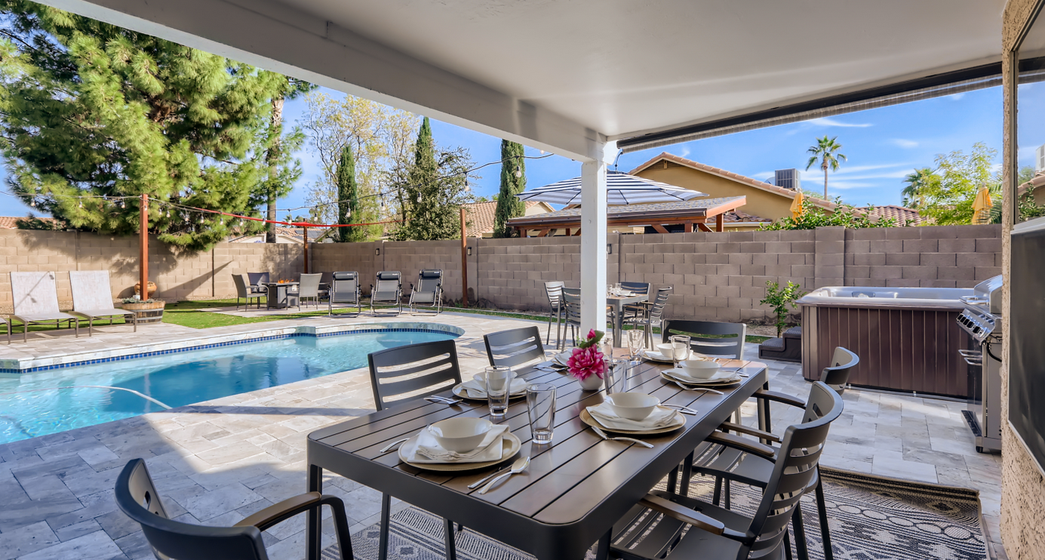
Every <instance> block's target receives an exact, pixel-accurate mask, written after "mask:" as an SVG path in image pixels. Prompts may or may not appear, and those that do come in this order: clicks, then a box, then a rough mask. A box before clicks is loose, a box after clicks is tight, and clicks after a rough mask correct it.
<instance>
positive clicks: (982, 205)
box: [972, 185, 994, 224]
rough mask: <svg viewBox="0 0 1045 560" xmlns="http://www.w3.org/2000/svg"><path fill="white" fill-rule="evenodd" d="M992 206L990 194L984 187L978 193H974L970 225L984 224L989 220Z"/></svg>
mask: <svg viewBox="0 0 1045 560" xmlns="http://www.w3.org/2000/svg"><path fill="white" fill-rule="evenodd" d="M992 206H994V203H993V202H991V193H990V191H988V190H987V186H986V185H985V186H984V187H983V188H982V189H980V192H978V193H976V199H975V200H973V201H972V223H974V224H986V223H987V222H988V221H989V220H990V212H991V207H992Z"/></svg>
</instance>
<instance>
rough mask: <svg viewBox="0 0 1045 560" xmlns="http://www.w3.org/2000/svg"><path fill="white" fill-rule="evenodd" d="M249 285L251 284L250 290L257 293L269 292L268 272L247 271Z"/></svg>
mask: <svg viewBox="0 0 1045 560" xmlns="http://www.w3.org/2000/svg"><path fill="white" fill-rule="evenodd" d="M247 281H248V283H247V285H248V286H250V291H251V292H253V293H255V294H262V295H264V294H267V293H268V286H266V285H265V284H267V283H268V282H269V273H268V272H248V273H247Z"/></svg>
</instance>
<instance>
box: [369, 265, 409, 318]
mask: <svg viewBox="0 0 1045 560" xmlns="http://www.w3.org/2000/svg"><path fill="white" fill-rule="evenodd" d="M402 278H403V275H402V274H400V273H399V271H398V270H396V271H391V270H382V271H381V272H378V273H377V285H376V286H375V285H374V284H371V285H370V313H372V314H375V315H376V314H377V313H376V312H375V311H374V304H375V303H393V304H395V305H398V306H399V311H398V312H397V313H402V312H403V280H402Z"/></svg>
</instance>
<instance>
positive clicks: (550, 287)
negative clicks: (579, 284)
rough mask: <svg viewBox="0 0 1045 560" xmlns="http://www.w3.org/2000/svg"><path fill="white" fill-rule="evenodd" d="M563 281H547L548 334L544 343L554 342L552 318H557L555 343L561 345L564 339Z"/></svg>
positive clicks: (545, 287)
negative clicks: (562, 330)
mask: <svg viewBox="0 0 1045 560" xmlns="http://www.w3.org/2000/svg"><path fill="white" fill-rule="evenodd" d="M562 288H563V283H562V282H545V283H544V293H545V295H547V296H548V336H547V338H545V340H544V345H545V346H548V345H551V343H552V319H554V320H555V345H556V347H558V346H559V344H560V341H561V340H562V332H561V329H562V319H563V314H564V313H565V312H566V304H565V303H564V302H563V301H562Z"/></svg>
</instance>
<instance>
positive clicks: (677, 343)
mask: <svg viewBox="0 0 1045 560" xmlns="http://www.w3.org/2000/svg"><path fill="white" fill-rule="evenodd" d="M668 340H670V341H671V357H672V359H674V360H675V368H678V367H679V366H681V365H682V362H684V361H686V360H687V359H688V358H689V341H690V339H689V337H688V336H686V335H682V334H676V335H672V337H671V338H670V339H668Z"/></svg>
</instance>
